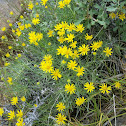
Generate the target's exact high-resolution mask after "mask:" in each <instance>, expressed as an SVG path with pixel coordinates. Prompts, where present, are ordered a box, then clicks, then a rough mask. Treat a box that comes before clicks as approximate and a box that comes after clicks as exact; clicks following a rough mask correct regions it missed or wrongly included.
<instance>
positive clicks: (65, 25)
mask: <svg viewBox="0 0 126 126" xmlns="http://www.w3.org/2000/svg"><path fill="white" fill-rule="evenodd" d="M67 27H68V23H67V22H66V21H65V22H63V21H62V22H61V28H62V29H67Z"/></svg>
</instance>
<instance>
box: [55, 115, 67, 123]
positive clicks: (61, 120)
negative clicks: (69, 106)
mask: <svg viewBox="0 0 126 126" xmlns="http://www.w3.org/2000/svg"><path fill="white" fill-rule="evenodd" d="M56 119H57V120H56V122H57V123H58V125H62V124H65V121H67V119H66V116H64V115H62V114H61V113H58V115H57V117H56Z"/></svg>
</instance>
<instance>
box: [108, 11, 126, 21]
mask: <svg viewBox="0 0 126 126" xmlns="http://www.w3.org/2000/svg"><path fill="white" fill-rule="evenodd" d="M109 16H110V17H111V18H112V19H115V18H116V17H118V18H119V19H120V20H122V21H124V19H126V16H125V13H123V12H121V13H114V12H111V13H110V14H109Z"/></svg>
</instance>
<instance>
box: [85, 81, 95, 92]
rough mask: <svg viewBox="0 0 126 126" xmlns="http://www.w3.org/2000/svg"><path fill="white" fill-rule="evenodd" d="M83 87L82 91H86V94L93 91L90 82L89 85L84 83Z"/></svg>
mask: <svg viewBox="0 0 126 126" xmlns="http://www.w3.org/2000/svg"><path fill="white" fill-rule="evenodd" d="M84 86H85V88H84V89H85V90H87V93H88V92H92V91H93V90H94V89H95V87H94V85H93V83H92V82H90V84H89V83H88V82H87V83H85V85H84Z"/></svg>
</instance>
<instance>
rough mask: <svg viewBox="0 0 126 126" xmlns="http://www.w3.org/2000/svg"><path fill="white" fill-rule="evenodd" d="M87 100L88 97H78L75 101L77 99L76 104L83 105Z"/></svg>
mask: <svg viewBox="0 0 126 126" xmlns="http://www.w3.org/2000/svg"><path fill="white" fill-rule="evenodd" d="M85 100H86V99H84V97H82V98H81V97H79V98H77V99H76V100H75V101H76V105H77V106H80V105H82V104H83V103H84V102H85Z"/></svg>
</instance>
